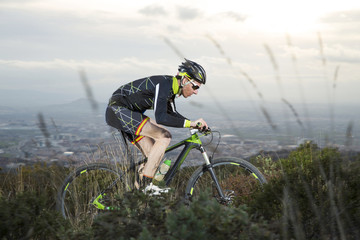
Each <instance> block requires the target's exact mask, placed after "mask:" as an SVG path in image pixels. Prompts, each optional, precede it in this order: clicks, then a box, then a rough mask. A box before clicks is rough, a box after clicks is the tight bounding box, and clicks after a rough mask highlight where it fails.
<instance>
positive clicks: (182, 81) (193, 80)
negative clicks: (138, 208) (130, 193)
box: [106, 59, 208, 193]
mask: <svg viewBox="0 0 360 240" xmlns="http://www.w3.org/2000/svg"><path fill="white" fill-rule="evenodd" d="M205 83H206V72H205V70H204V68H203V67H202V66H201V65H199V64H197V63H196V62H193V61H190V60H188V59H185V62H183V63H182V64H181V65H180V66H179V68H178V74H177V75H176V76H175V77H173V76H168V75H158V76H151V77H146V78H141V79H138V80H135V81H133V82H130V83H127V84H125V85H123V86H121V87H119V88H118V89H117V90H116V91H115V92H114V93H113V95H112V96H111V98H110V100H109V104H108V107H107V109H106V122H107V124H108V125H110V126H112V127H114V128H116V129H118V130H120V131H121V132H122V133H123V135H124V136H126V137H127V138H128V139H129V140H130V141H131V143H133V144H134V145H135V146H136V147H137V148H138V149H139V150H140V151H141V152H142V153H143V155H144V156H145V157H147V162H146V164H145V166H143V168H141V169H140V174H139V175H140V176H141V177H142V179H141V180H142V183H143V185H144V186H145V185H146V184H148V185H147V186H146V187H145V189H144V191H145V192H148V191H149V192H151V191H153V192H157V193H161V192H167V191H168V188H165V189H161V188H159V187H158V186H156V185H154V184H153V183H152V179H153V177H154V176H155V173H156V170H157V168H158V167H159V165H160V162H161V160H162V158H163V156H164V153H165V150H166V148H167V147H168V145H169V144H170V141H171V133H170V132H169V131H168V130H167V129H165V128H164V127H162V126H160V125H164V126H169V127H177V128H196V127H199V126H200V127H201V128H204V129H207V128H208V126H207V124H206V122H205V121H204V120H203V119H202V118H200V119H197V120H195V121H190V120H189V119H187V118H185V117H183V116H182V115H180V114H179V113H178V112H177V111H176V107H175V97H176V96H183V97H184V98H187V97H190V96H191V95H193V94H197V93H198V90H199V88H200V86H201V85H202V84H205ZM148 109H153V110H154V115H155V119H151V118H149V117H147V116H146V115H144V112H145V111H146V110H148ZM159 124H160V125H159Z"/></svg>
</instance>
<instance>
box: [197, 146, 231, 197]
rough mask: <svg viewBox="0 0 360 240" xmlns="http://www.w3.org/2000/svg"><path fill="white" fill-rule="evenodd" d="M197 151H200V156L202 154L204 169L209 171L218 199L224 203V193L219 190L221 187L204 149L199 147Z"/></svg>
mask: <svg viewBox="0 0 360 240" xmlns="http://www.w3.org/2000/svg"><path fill="white" fill-rule="evenodd" d="M199 149H200V152H201V154H202V155H203V157H204V160H205V163H206V165H205V167H206V169H207V170H208V171H209V173H210V176H211V178H212V180H213V181H214V183H215V186H216V190H217V191H218V193H219V196H220V198H221V199H222V200H223V201H226V200H227V199H226V197H225V195H224V193H223V191H222V189H221V186H220V184H219V181H218V179H217V177H216V175H215V172H214V169H213V167H212V164H211V162H210V159H209V156H208V155H207V153H206V151H205V149H204V147H203V146H200V148H199Z"/></svg>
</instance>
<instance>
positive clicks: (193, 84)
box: [189, 80, 200, 90]
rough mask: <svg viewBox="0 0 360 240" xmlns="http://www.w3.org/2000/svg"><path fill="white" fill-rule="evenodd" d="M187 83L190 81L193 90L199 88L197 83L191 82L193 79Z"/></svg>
mask: <svg viewBox="0 0 360 240" xmlns="http://www.w3.org/2000/svg"><path fill="white" fill-rule="evenodd" d="M189 83H191V84H192V86H191V87H192V89H194V90H198V89H199V88H200V86H199V85H197V84H195V83H194V82H193V80H190V81H189Z"/></svg>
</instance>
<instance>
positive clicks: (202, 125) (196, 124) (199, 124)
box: [190, 118, 209, 130]
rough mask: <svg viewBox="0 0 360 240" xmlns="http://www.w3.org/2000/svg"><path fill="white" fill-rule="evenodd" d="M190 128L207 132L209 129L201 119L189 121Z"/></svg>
mask: <svg viewBox="0 0 360 240" xmlns="http://www.w3.org/2000/svg"><path fill="white" fill-rule="evenodd" d="M190 127H192V128H199V129H202V130H207V129H208V128H209V127H208V125H207V124H206V122H205V121H204V119H202V118H200V119H198V120H195V121H191V123H190Z"/></svg>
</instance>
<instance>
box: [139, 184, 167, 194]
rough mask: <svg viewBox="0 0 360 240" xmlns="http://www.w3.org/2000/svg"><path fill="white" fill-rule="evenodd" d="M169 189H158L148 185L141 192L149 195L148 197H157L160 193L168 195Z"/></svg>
mask: <svg viewBox="0 0 360 240" xmlns="http://www.w3.org/2000/svg"><path fill="white" fill-rule="evenodd" d="M169 190H170V188H160V187H158V186H156V185H154V184H153V183H150V184H149V185H147V186H146V188H145V189H144V190H143V192H144V193H146V194H149V196H158V195H161V194H162V193H168V192H169Z"/></svg>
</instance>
